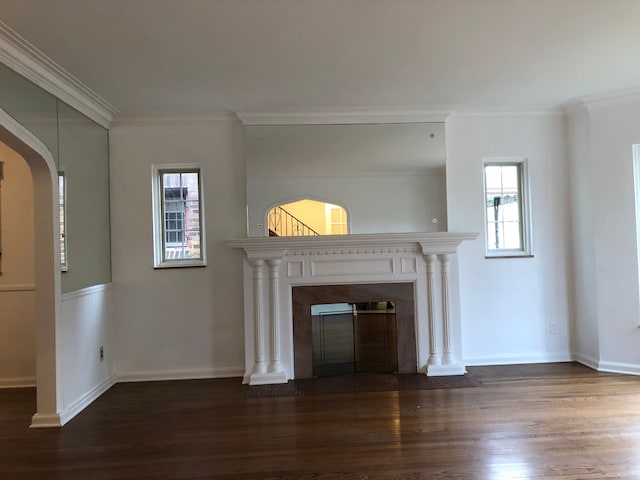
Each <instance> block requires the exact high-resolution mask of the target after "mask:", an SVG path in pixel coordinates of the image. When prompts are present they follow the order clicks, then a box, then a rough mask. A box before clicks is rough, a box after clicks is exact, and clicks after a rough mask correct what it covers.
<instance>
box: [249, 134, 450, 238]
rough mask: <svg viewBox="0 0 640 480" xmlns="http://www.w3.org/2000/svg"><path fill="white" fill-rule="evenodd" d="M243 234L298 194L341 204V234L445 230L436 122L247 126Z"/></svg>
mask: <svg viewBox="0 0 640 480" xmlns="http://www.w3.org/2000/svg"><path fill="white" fill-rule="evenodd" d="M244 145H245V161H246V168H247V172H246V174H247V215H248V221H247V224H248V235H249V236H250V237H262V236H267V235H268V234H269V226H268V218H267V213H268V212H269V210H270V209H272V208H273V207H276V206H279V205H283V204H286V203H289V202H292V201H296V200H301V199H311V200H318V201H322V202H328V203H330V204H334V205H338V206H341V207H344V209H345V210H346V213H347V218H348V225H347V228H346V231H347V233H354V234H357V233H391V232H438V231H446V230H447V218H446V177H445V175H446V173H445V129H444V123H441V122H423V123H384V124H338V125H318V124H315V125H246V126H245V136H244Z"/></svg>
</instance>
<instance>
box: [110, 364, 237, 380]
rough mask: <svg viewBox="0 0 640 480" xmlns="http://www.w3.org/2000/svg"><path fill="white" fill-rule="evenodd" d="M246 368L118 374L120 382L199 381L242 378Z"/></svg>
mask: <svg viewBox="0 0 640 480" xmlns="http://www.w3.org/2000/svg"><path fill="white" fill-rule="evenodd" d="M243 375H244V367H222V368H196V369H190V370H155V371H146V372H121V373H118V378H117V381H118V382H122V383H126V382H154V381H162V380H197V379H204V378H230V377H242V376H243Z"/></svg>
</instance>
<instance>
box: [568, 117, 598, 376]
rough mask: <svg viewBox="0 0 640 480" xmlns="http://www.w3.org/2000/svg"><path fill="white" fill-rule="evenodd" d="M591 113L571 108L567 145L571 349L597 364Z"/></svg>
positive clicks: (595, 198) (583, 359) (579, 355)
mask: <svg viewBox="0 0 640 480" xmlns="http://www.w3.org/2000/svg"><path fill="white" fill-rule="evenodd" d="M590 142H591V139H590V132H589V116H588V112H587V110H586V109H584V108H580V107H576V108H573V109H571V110H570V111H569V112H567V146H568V161H569V168H570V174H569V185H570V193H571V202H570V205H571V215H570V217H569V219H570V224H571V232H572V233H571V238H572V242H571V245H572V248H571V260H572V263H571V265H572V285H573V298H574V309H573V315H572V321H573V330H572V331H573V336H572V339H571V340H572V342H571V347H572V348H571V350H572V352H573V354H574V357H575V358H576V359H578V360H580V361H581V362H583V363H585V364H587V365H589V366H591V367H593V368H597V367H598V361H599V358H600V350H599V348H600V347H599V339H598V317H597V306H596V305H597V296H596V277H595V270H594V269H595V267H594V246H593V240H594V237H593V221H594V217H593V207H594V203H597V197H594V189H593V185H592V183H591V182H592V179H593V169H594V164H593V162H592V159H591V157H590V150H591V143H590Z"/></svg>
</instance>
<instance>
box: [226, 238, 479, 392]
mask: <svg viewBox="0 0 640 480" xmlns="http://www.w3.org/2000/svg"><path fill="white" fill-rule="evenodd" d="M477 237H478V234H477V233H454V232H429V233H427V232H424V233H420V232H419V233H379V234H351V235H327V236H314V237H252V238H244V239H239V240H233V241H231V242H229V243H228V245H229V246H230V247H232V248H239V249H242V250H244V252H245V254H246V259H245V262H244V267H243V268H244V291H245V304H244V310H245V362H246V367H245V368H246V373H245V376H244V381H245V382H248V383H250V384H264V383H283V382H286V381H287V380H288V379H291V378H295V374H296V372H295V371H294V363H295V362H294V355H295V352H294V342H293V309H292V289H293V288H294V287H296V286H304V285H307V286H313V285H334V286H336V285H343V284H373V283H377V284H385V283H386V284H392V283H411V284H413V291H414V295H415V302H414V304H415V316H414V317H415V332H416V334H415V337H416V344H415V345H414V346H410V345H402V348H415V350H416V353H417V360H416V369H417V370H418V371H424V372H425V373H426V374H427V375H460V374H463V373H464V372H465V368H464V365H463V364H462V363H461V360H460V359H461V358H463V357H462V341H461V335H460V319H459V314H458V313H459V300H458V294H459V289H458V282H457V277H456V275H457V255H456V252H457V249H458V246H459V245H460V243H462V242H463V241H465V240H474V239H476V238H477Z"/></svg>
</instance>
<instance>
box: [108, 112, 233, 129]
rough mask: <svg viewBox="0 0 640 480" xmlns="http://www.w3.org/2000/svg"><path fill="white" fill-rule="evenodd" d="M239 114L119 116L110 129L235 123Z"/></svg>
mask: <svg viewBox="0 0 640 480" xmlns="http://www.w3.org/2000/svg"><path fill="white" fill-rule="evenodd" d="M238 121H239V119H238V117H237V115H235V114H234V113H230V112H220V113H218V114H215V113H214V114H211V115H208V116H190V117H189V116H184V117H118V119H117V120H114V121H113V123H112V124H111V127H110V130H113V129H118V128H132V127H139V128H198V127H203V126H207V125H212V124H220V123H222V124H233V123H234V122H238Z"/></svg>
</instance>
